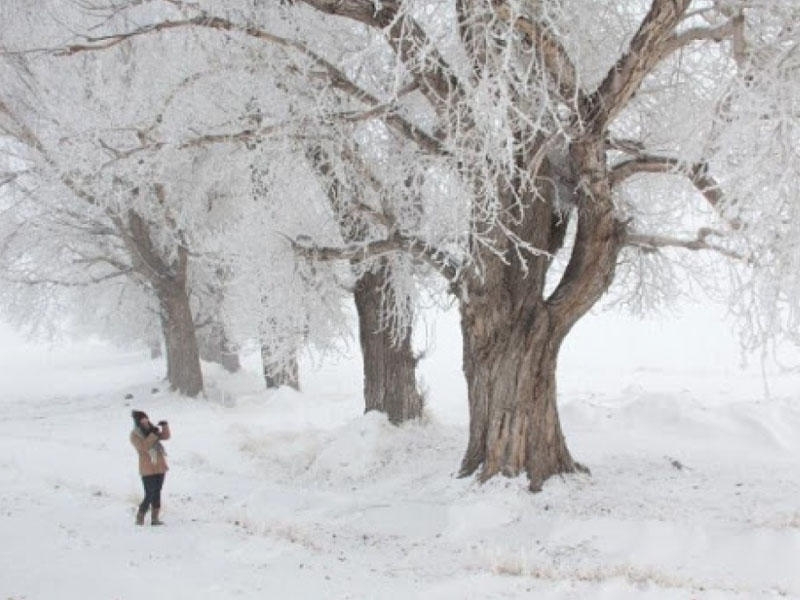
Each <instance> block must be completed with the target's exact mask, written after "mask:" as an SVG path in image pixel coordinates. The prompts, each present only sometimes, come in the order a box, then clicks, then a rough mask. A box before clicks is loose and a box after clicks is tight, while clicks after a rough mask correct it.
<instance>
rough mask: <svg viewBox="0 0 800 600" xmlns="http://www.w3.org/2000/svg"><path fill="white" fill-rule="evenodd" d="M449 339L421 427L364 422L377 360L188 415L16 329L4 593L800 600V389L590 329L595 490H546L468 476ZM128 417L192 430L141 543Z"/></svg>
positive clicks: (588, 409) (587, 431) (581, 440)
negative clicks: (364, 398)
mask: <svg viewBox="0 0 800 600" xmlns="http://www.w3.org/2000/svg"><path fill="white" fill-rule="evenodd" d="M448 319H449V321H448ZM452 325H453V317H452V316H449V317H448V318H446V319H444V320H443V321H442V320H440V325H439V326H437V331H436V332H435V339H436V340H437V341H436V343H435V345H432V348H431V351H430V352H429V354H428V358H427V359H426V361H425V362H424V364H423V365H422V367H423V369H422V370H423V377H424V378H425V381H426V385H427V387H428V389H429V392H428V409H429V410H428V412H429V418H428V420H427V422H425V423H421V424H412V425H408V426H404V427H401V428H395V427H392V426H391V425H389V424H388V423H387V422H386V420H385V419H383V418H382V417H381V416H380V415H376V414H369V415H362V414H361V406H360V400H359V393H360V392H359V385H360V375H359V367H360V366H359V364H358V361H357V360H351V359H346V358H340V359H333V358H329V359H328V360H326V361H325V362H323V363H322V364H315V363H311V362H307V363H306V364H304V365H303V367H304V381H303V384H304V391H303V392H302V393H296V392H293V391H291V390H281V391H279V392H273V393H267V392H262V391H261V382H260V380H259V378H258V376H257V368H256V367H257V365H256V364H255V363H254V360H255V358H256V357H250V358H249V360H248V361H245V362H246V365H247V366H248V369H247V370H246V371H245V372H243V373H240V374H238V375H236V376H229V375H226V374H224V373H223V372H221V371H219V370H215V369H214V368H213V366H208V365H207V367H208V369H207V371H208V373H209V375H208V379H209V382H208V383H209V385H208V398H207V399H202V400H186V399H182V398H179V397H176V396H174V395H172V394H170V393H167V392H166V391H164V389H163V385H162V383H161V381H160V375H161V372H162V365H161V364H160V363H159V362H157V361H156V362H151V361H149V360H146V359H145V358H144V353H137V352H121V351H114V350H112V349H110V348H107V347H105V346H103V345H100V344H82V345H73V346H71V347H69V348H67V349H63V348H62V349H59V350H57V351H55V350H54V351H50V352H43V351H42V350H41V349H40V348H37V347H33V346H29V347H22V346H20V345H19V342H18V341H16V340H14V344H13V346H10V345H9V344H8V341H9V340H12V339H13V338H12V336H10V335H9V334H7V333H6V334H4V335H5V337H4V339H6V340H7V343H6V346H5V347H3V348H2V349H1V350H0V357H2V360H3V362H4V365H3V366H4V369H3V372H2V374H0V427H1V428H2V430H3V431H2V435H0V540H2V543H0V598H2V599H3V600H6V599H8V598H13V599H14V600H21V599H23V598H24V599H25V600H34V599H42V600H49V599H63V600H72V599H75V600H77V599H80V600H92V599H98V600H101V599H125V600H127V599H131V600H135V599H139V598H142V597H147V598H154V599H184V598H185V599H203V598H208V599H212V598H213V599H226V598H252V599H262V598H314V599H316V598H431V599H432V598H439V599H460V598H517V597H519V598H522V597H536V598H608V599H618V598H636V599H639V598H676V599H677V598H681V599H683V598H743V599H744V598H748V599H749V598H772V597H795V596H796V597H800V500H799V499H800V402H798V399H797V395H798V393H797V392H796V390H797V389H800V388H798V387H797V384H798V383H799V382H800V379H799V378H798V377H797V376H789V375H783V376H779V375H774V376H773V377H772V378H771V379H770V383H771V388H770V389H771V390H772V396H771V398H770V399H768V400H767V399H765V398H764V394H763V383H762V380H761V378H760V377H759V376H758V373H753V372H750V371H747V370H739V369H736V368H735V367H732V366H731V363H730V361H728V362H725V361H724V360H720V361H719V362H718V363H716V364H715V363H714V362H713V361H709V362H708V363H706V364H700V362H699V359H698V357H701V356H705V354H703V353H702V352H697V355H696V356H692V357H690V358H692V360H693V362H692V364H691V365H685V364H684V365H683V366H681V364H680V363H678V362H677V359H676V358H675V357H672V358H673V360H672V361H671V360H670V357H665V359H664V360H662V361H661V362H660V363H659V362H657V361H656V359H655V358H654V359H642V360H639V361H638V362H637V361H635V360H633V359H627V360H626V361H625V362H624V363H621V362H618V363H612V362H610V360H611V359H609V357H608V356H609V354H608V353H604V352H601V351H598V348H599V347H600V345H601V342H602V340H603V339H604V335H605V333H604V332H605V331H606V330H613V328H614V327H615V325H614V323H613V322H612V321H607V322H606V324H605V325H604V326H603V327H605V328H606V329H605V330H601V329H595V330H591V326H590V327H589V329H587V330H585V331H583V332H581V331H578V332H576V339H577V340H578V341H579V342H583V345H580V344H577V343H576V345H575V346H570V347H569V348H566V349H565V356H564V358H563V360H562V366H561V371H560V391H561V397H562V413H563V421H564V428H565V430H566V434H567V439H568V442H569V443H570V446H571V449H572V451H573V454H574V455H575V456H576V458H578V459H579V460H581V461H582V462H584V463H585V464H587V465H588V466H589V467H590V468H591V470H592V476H591V477H587V476H574V477H569V478H566V479H563V480H560V479H554V480H551V481H549V482H548V483H547V485H546V486H545V489H544V490H543V491H542V492H541V493H539V494H535V495H534V494H530V493H528V492H527V491H526V486H525V482H524V481H523V480H507V479H496V480H493V481H491V482H489V483H488V484H486V485H484V486H480V485H478V484H476V483H475V482H474V481H473V480H471V479H457V478H456V477H455V473H456V470H457V468H458V463H459V460H460V458H461V452H462V450H463V448H464V445H465V440H466V433H465V429H464V423H465V419H466V408H465V401H464V389H463V382H462V381H461V380H460V378H459V373H458V357H459V356H460V348H458V346H457V339H456V338H455V337H454V336H453V327H452ZM598 327H599V326H598ZM433 335H434V334H433V333H432V334H431V336H432V337H431V338H429V341H431V340H432V339H433ZM643 335H645V336H646V335H647V334H646V333H645V334H643ZM667 338H668V336H665V343H667V344H668V343H669V340H668V339H667ZM587 340H589V342H591V343H593V344H594V347H592V346H591V344H590V345H589V347H588V349H587V344H586V341H587ZM622 343H623V344H625V345H626V347H627V346H628V345H630V340H627V341H625V340H624V341H623V342H622ZM654 345H655V343H654ZM691 352H692V351H691V350H687V353H688V354H691ZM659 364H662V365H666V366H663V367H661V366H659ZM155 388H158V389H157V390H155ZM126 394H132V395H133V399H126V398H125V395H126ZM131 408H140V409H143V410H146V411H147V412H148V413H149V414H150V415H151V416H152V417H154V418H155V419H156V420H158V419H161V418H166V419H169V421H170V423H171V425H172V430H173V439H172V440H170V441H169V442H167V443H166V446H167V450H168V452H169V454H170V456H169V460H170V465H171V471H170V473H169V475H168V477H167V483H166V486H165V490H164V492H165V496H164V510H163V518H164V520H165V521H166V522H167V526H166V527H162V528H150V527H144V528H137V527H135V526H134V525H133V514H134V510H135V505H136V503H137V502H138V500H139V497H140V486H141V484H140V481H139V479H138V476H137V473H136V464H135V456H134V453H133V450H132V448H131V447H130V446H129V443H128V440H127V436H128V432H129V430H130V426H131V420H130V417H129V413H130V410H131Z"/></svg>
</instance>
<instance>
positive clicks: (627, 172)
mask: <svg viewBox="0 0 800 600" xmlns="http://www.w3.org/2000/svg"><path fill="white" fill-rule="evenodd" d="M628 149H629V150H632V149H631V148H630V147H629V148H628ZM630 153H631V154H636V153H635V152H632V151H631V152H630ZM641 173H666V174H669V173H674V174H678V175H683V176H685V177H687V178H688V179H689V181H691V183H692V185H694V187H695V189H697V191H698V192H700V193H701V194H702V195H703V198H705V199H706V201H707V202H708V204H709V205H710V206H711V207H712V208H714V209H715V210H716V211H717V213H718V214H721V209H722V205H721V204H722V201H723V200H724V198H725V195H724V193H723V192H722V188H721V187H720V185H719V182H718V181H717V180H716V179H715V178H714V177H712V176H711V175H710V174H709V173H708V163H706V162H698V163H693V164H687V163H685V162H682V161H680V160H678V159H676V158H672V157H666V156H655V155H649V154H644V153H640V154H638V155H637V158H633V159H630V160H626V161H623V162H621V163H619V164H618V165H616V166H615V167H613V168H612V169H611V174H610V179H611V186H612V188H613V187H616V186H618V185H619V184H621V183H622V182H624V181H625V180H627V179H629V178H630V177H633V176H634V175H638V174H641ZM727 222H728V225H730V226H731V228H732V229H734V230H737V229H741V227H742V222H741V221H740V220H739V219H727Z"/></svg>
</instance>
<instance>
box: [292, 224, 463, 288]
mask: <svg viewBox="0 0 800 600" xmlns="http://www.w3.org/2000/svg"><path fill="white" fill-rule="evenodd" d="M287 239H289V238H287ZM289 243H290V244H291V245H292V248H293V249H294V251H295V252H296V253H297V254H300V255H302V256H305V257H307V258H310V259H313V260H318V261H323V262H325V261H334V260H367V259H369V258H374V257H376V256H382V255H386V254H390V253H393V252H408V253H410V254H412V255H413V256H416V257H418V258H420V259H421V260H423V261H424V262H426V263H427V264H429V265H430V266H432V267H433V268H434V269H436V270H437V271H438V272H439V273H440V274H441V275H442V276H443V277H444V278H445V279H447V280H448V281H450V282H454V281H456V279H457V278H458V277H459V274H460V273H461V268H462V267H461V265H460V264H459V262H458V261H456V260H455V259H454V258H452V257H451V256H449V255H447V254H445V253H443V252H441V251H440V250H437V249H435V248H433V247H431V246H430V245H429V244H427V243H425V242H424V241H422V240H418V239H415V238H412V237H409V236H404V235H402V234H400V233H395V234H394V235H393V236H391V237H390V238H387V239H383V240H377V241H372V242H366V243H363V244H349V245H347V246H340V247H335V246H315V245H313V244H310V243H308V240H306V239H289Z"/></svg>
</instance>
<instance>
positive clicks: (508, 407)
mask: <svg viewBox="0 0 800 600" xmlns="http://www.w3.org/2000/svg"><path fill="white" fill-rule="evenodd" d="M491 301H492V300H491V298H490V299H489V302H491ZM487 308H488V307H487ZM461 313H462V321H461V331H462V336H463V343H464V363H463V368H464V375H465V377H466V380H467V392H468V398H469V413H470V432H469V443H468V447H467V451H466V454H465V456H464V459H463V461H462V464H461V475H470V474H472V473H474V472H475V471H476V470H477V469H478V468H479V467H480V468H481V470H480V473H479V479H480V480H481V481H486V480H487V479H489V478H490V477H492V476H493V475H495V474H498V473H501V474H503V475H506V476H509V477H514V476H517V475H519V474H521V473H523V472H525V473H527V474H528V478H529V480H530V487H531V489H532V490H539V489H541V486H542V483H543V482H544V481H545V480H546V479H547V478H548V477H550V476H552V475H556V474H559V473H571V472H574V471H575V470H576V469H580V466H579V465H578V464H577V463H576V462H575V461H573V459H572V456H571V455H570V452H569V450H568V449H567V445H566V441H565V440H564V434H563V432H562V430H561V424H560V421H559V417H558V408H557V404H556V363H557V357H558V349H559V346H560V344H561V341H560V340H559V339H558V338H557V337H556V333H555V332H554V331H553V327H552V325H551V323H550V318H549V316H548V313H547V311H546V309H545V308H544V307H542V308H540V310H539V312H538V313H537V312H536V311H526V312H525V313H524V314H506V315H499V314H497V313H496V312H493V311H491V309H490V308H489V310H481V307H480V306H478V307H476V306H473V305H471V304H469V303H467V304H462V306H461Z"/></svg>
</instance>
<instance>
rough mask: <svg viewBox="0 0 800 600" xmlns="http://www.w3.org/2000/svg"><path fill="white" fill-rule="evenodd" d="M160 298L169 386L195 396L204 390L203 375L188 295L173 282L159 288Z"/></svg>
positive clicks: (184, 393) (186, 394)
mask: <svg viewBox="0 0 800 600" xmlns="http://www.w3.org/2000/svg"><path fill="white" fill-rule="evenodd" d="M166 287H167V286H166V285H165V286H164V288H166ZM159 300H160V301H161V310H162V319H161V323H162V327H163V330H164V342H165V346H166V349H167V380H168V381H169V384H170V388H171V389H173V390H177V391H178V392H180V393H181V394H183V395H185V396H190V397H194V396H197V395H198V394H199V393H200V392H201V391H202V390H203V374H202V372H201V370H200V353H199V350H198V347H197V336H196V335H195V329H194V321H193V319H192V310H191V308H190V306H189V296H188V295H187V294H186V290H185V289H182V288H180V287H179V286H176V285H172V286H169V289H163V288H162V290H161V291H160V294H159Z"/></svg>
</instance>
